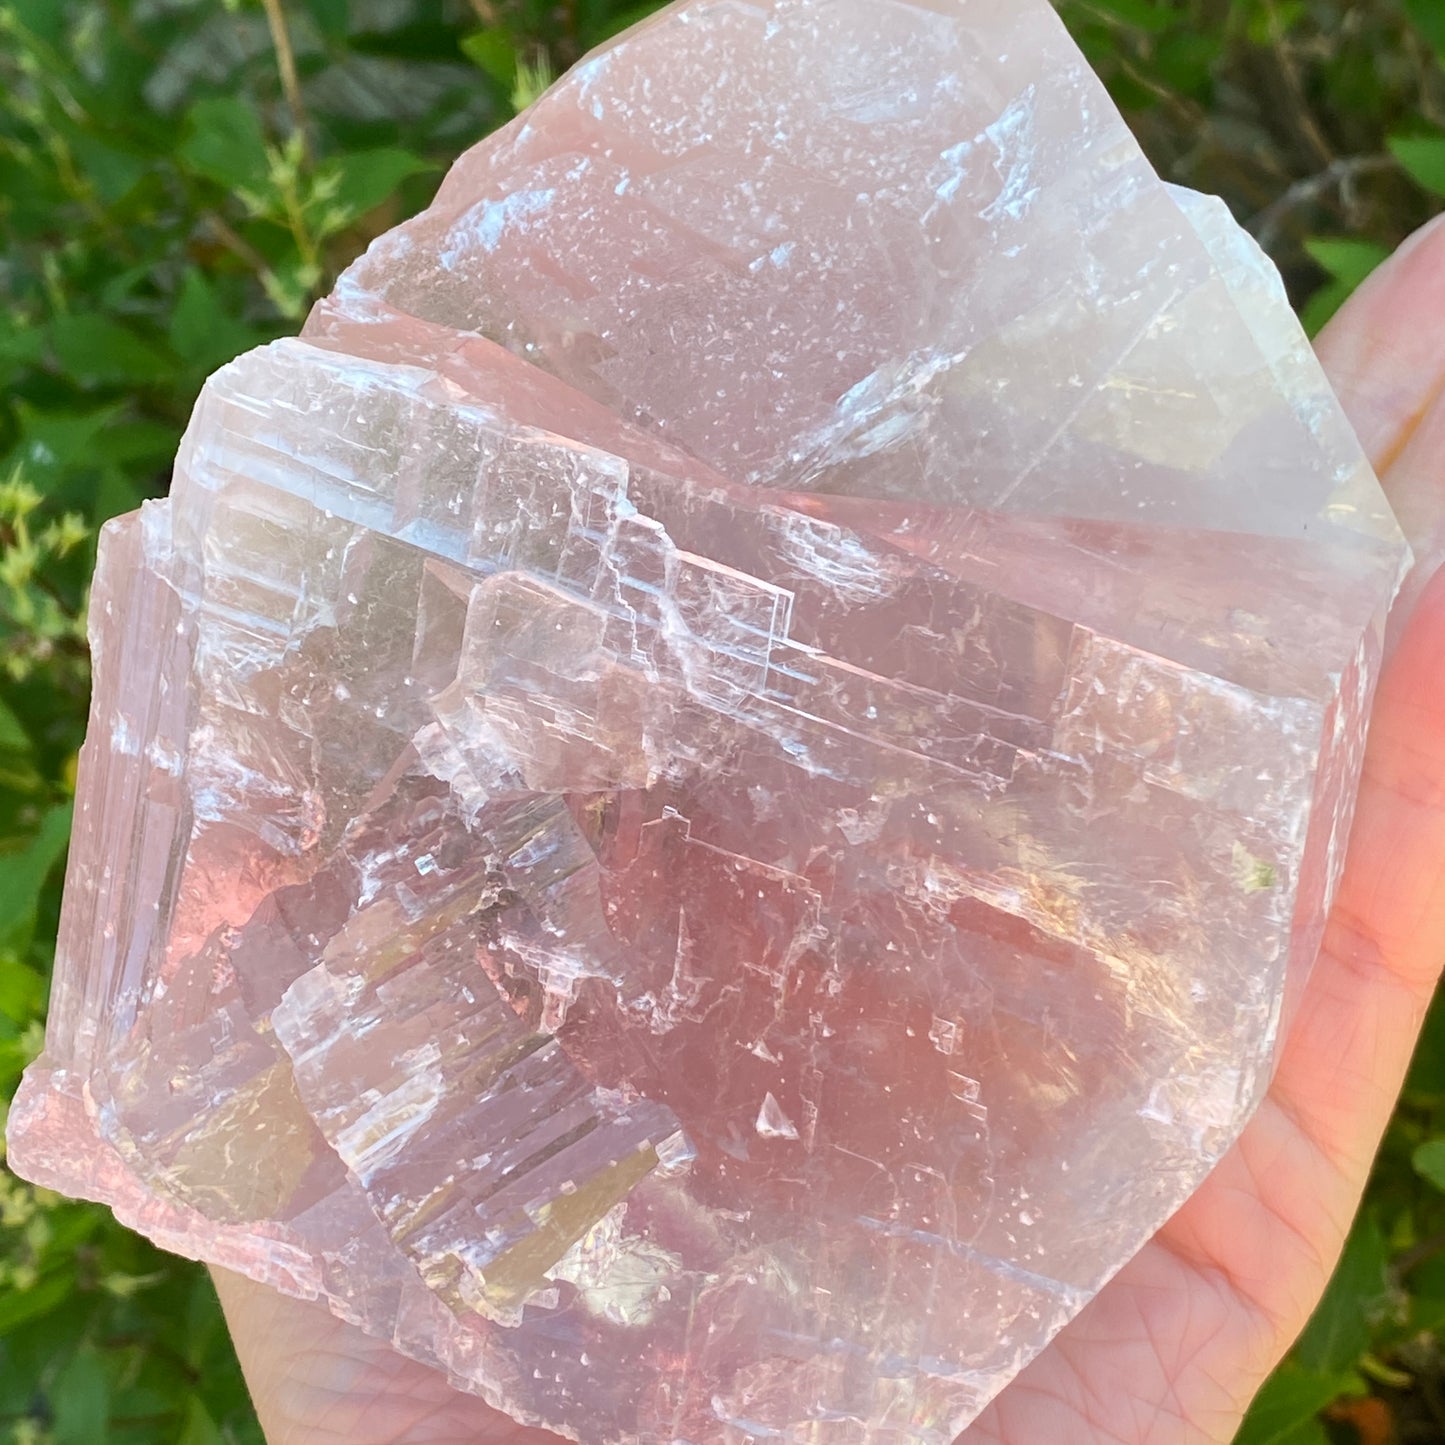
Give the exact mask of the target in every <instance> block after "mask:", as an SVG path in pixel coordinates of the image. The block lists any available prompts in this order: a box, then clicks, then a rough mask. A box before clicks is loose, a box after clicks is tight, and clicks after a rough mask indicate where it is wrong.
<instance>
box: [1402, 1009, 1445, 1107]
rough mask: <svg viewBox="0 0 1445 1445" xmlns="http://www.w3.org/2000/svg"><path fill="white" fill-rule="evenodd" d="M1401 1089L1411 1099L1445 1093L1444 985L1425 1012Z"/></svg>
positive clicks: (1443, 1094)
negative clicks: (1423, 1024)
mask: <svg viewBox="0 0 1445 1445" xmlns="http://www.w3.org/2000/svg"><path fill="white" fill-rule="evenodd" d="M1405 1093H1406V1094H1407V1095H1409V1096H1410V1097H1411V1098H1415V1099H1418V1098H1420V1097H1421V1096H1426V1097H1429V1098H1438V1097H1445V989H1441V990H1439V991H1438V992H1437V993H1436V995H1435V998H1434V1000H1433V1001H1432V1002H1431V1004H1430V1010H1429V1012H1428V1013H1427V1014H1426V1015H1425V1027H1424V1028H1423V1029H1422V1030H1421V1032H1420V1042H1419V1043H1418V1044H1416V1045H1415V1057H1414V1059H1412V1060H1411V1062H1410V1074H1409V1077H1408V1078H1407V1079H1406V1081H1405Z"/></svg>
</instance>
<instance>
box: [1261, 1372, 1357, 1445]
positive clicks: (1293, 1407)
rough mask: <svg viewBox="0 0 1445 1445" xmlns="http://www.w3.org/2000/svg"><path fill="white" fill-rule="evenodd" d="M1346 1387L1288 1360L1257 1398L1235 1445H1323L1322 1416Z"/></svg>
mask: <svg viewBox="0 0 1445 1445" xmlns="http://www.w3.org/2000/svg"><path fill="white" fill-rule="evenodd" d="M1345 1384H1346V1382H1344V1381H1342V1380H1341V1379H1340V1378H1339V1377H1337V1376H1333V1375H1317V1374H1314V1373H1312V1372H1311V1371H1309V1370H1305V1369H1302V1368H1301V1367H1300V1366H1299V1365H1298V1364H1296V1363H1295V1362H1294V1361H1293V1360H1286V1361H1285V1362H1284V1364H1282V1365H1281V1366H1280V1367H1279V1369H1277V1370H1276V1371H1275V1372H1274V1374H1273V1375H1271V1376H1270V1377H1269V1379H1268V1380H1266V1381H1265V1385H1264V1388H1263V1389H1262V1390H1261V1391H1260V1392H1259V1394H1258V1395H1257V1396H1256V1397H1255V1401H1254V1404H1253V1405H1252V1406H1251V1407H1250V1411H1249V1414H1248V1415H1246V1416H1245V1417H1244V1423H1243V1424H1242V1425H1241V1426H1240V1427H1239V1433H1238V1434H1237V1435H1236V1436H1235V1437H1234V1445H1324V1442H1325V1441H1326V1439H1327V1437H1326V1435H1325V1432H1324V1427H1323V1426H1322V1425H1321V1424H1320V1422H1319V1418H1318V1416H1319V1413H1320V1411H1321V1410H1323V1409H1324V1408H1325V1406H1327V1405H1329V1404H1331V1403H1332V1402H1333V1401H1335V1400H1337V1399H1338V1398H1339V1397H1340V1395H1342V1394H1344V1393H1346V1390H1345V1388H1344V1386H1345Z"/></svg>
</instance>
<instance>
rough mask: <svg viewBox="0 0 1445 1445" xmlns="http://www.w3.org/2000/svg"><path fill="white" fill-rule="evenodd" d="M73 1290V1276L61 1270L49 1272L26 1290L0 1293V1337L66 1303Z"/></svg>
mask: <svg viewBox="0 0 1445 1445" xmlns="http://www.w3.org/2000/svg"><path fill="white" fill-rule="evenodd" d="M74 1292H75V1278H74V1276H73V1275H72V1274H70V1273H69V1272H64V1273H61V1274H53V1275H49V1276H47V1277H46V1278H45V1279H42V1280H41V1281H40V1282H39V1284H34V1285H31V1287H30V1288H29V1289H27V1290H23V1291H22V1290H7V1291H6V1292H5V1293H3V1294H0V1339H3V1338H4V1337H5V1336H6V1335H8V1334H11V1333H12V1332H13V1331H15V1330H18V1329H19V1328H20V1327H21V1326H22V1325H28V1324H29V1323H30V1322H31V1321H32V1320H38V1319H40V1318H42V1317H43V1316H45V1315H48V1314H49V1313H50V1312H51V1310H53V1309H56V1308H58V1307H59V1306H60V1305H63V1304H66V1303H68V1302H69V1300H70V1298H71V1296H72V1295H73V1293H74Z"/></svg>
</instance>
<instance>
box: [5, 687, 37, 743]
mask: <svg viewBox="0 0 1445 1445" xmlns="http://www.w3.org/2000/svg"><path fill="white" fill-rule="evenodd" d="M30 747H31V744H30V734H29V733H27V732H26V731H25V728H24V727H23V725H22V724H21V722H20V719H19V718H18V717H16V716H15V713H14V710H13V709H12V708H11V706H10V704H9V703H8V702H6V701H5V699H4V698H3V697H0V749H4V750H6V751H9V752H19V753H28V752H29V751H30Z"/></svg>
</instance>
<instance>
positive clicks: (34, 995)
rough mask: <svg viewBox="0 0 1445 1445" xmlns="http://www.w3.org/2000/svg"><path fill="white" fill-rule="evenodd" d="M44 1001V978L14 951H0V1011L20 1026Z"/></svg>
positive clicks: (36, 1015)
mask: <svg viewBox="0 0 1445 1445" xmlns="http://www.w3.org/2000/svg"><path fill="white" fill-rule="evenodd" d="M44 1003H45V980H44V979H43V978H41V976H40V975H39V974H38V973H36V971H35V970H34V969H33V968H31V967H30V966H29V965H28V964H25V963H22V962H21V961H20V960H19V959H18V958H16V957H15V956H14V955H13V954H8V953H0V1014H4V1015H5V1017H6V1018H8V1019H10V1020H11V1021H12V1022H13V1023H15V1024H18V1025H20V1026H21V1027H23V1026H24V1025H25V1024H28V1023H29V1022H30V1020H31V1019H33V1018H38V1017H39V1015H40V1011H41V1008H42V1007H43V1005H44Z"/></svg>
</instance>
